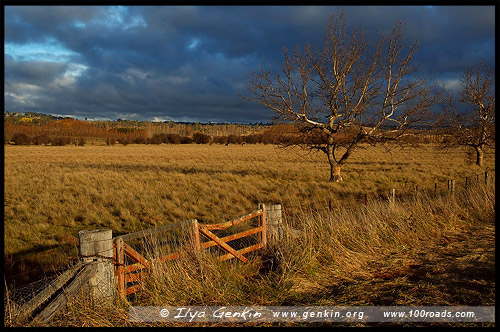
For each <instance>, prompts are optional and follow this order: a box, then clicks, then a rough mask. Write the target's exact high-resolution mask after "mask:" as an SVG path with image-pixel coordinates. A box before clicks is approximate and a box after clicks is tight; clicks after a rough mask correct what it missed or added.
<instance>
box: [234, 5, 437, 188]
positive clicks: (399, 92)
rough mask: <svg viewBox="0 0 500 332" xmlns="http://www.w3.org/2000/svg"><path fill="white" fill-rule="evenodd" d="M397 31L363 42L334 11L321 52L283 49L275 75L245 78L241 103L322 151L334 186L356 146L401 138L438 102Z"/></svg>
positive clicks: (303, 143)
mask: <svg viewBox="0 0 500 332" xmlns="http://www.w3.org/2000/svg"><path fill="white" fill-rule="evenodd" d="M402 27H403V24H401V23H398V24H396V26H395V27H394V28H393V30H392V32H391V33H390V34H388V35H387V36H383V35H380V34H379V38H378V39H377V41H376V42H374V43H371V42H370V41H369V39H368V37H367V36H366V34H365V32H364V31H357V30H352V31H349V30H348V28H347V24H346V20H345V19H344V16H343V14H342V13H341V14H340V15H338V16H330V20H329V24H328V25H327V29H326V33H325V37H324V42H323V46H322V48H319V49H317V48H313V47H311V46H310V45H309V44H307V45H306V46H305V48H304V50H303V51H301V50H300V47H299V46H297V48H296V50H295V51H294V52H293V54H292V55H290V54H289V53H288V51H287V50H286V49H284V65H283V67H282V70H281V73H278V74H273V73H272V72H271V71H268V70H265V69H264V68H261V69H260V70H259V71H256V72H252V73H251V74H250V75H249V82H250V92H251V95H250V96H246V97H244V98H246V99H247V100H252V101H255V102H257V103H260V104H262V105H264V106H266V107H267V108H269V109H271V110H272V111H274V114H275V117H274V121H275V122H276V123H292V124H295V125H297V126H298V127H299V128H300V131H301V133H303V135H302V137H301V140H300V143H298V144H297V145H300V146H301V147H303V148H306V149H309V150H311V151H312V150H317V151H322V152H324V153H325V154H326V156H327V157H328V161H329V163H330V181H334V182H341V181H342V177H341V175H340V171H341V168H342V166H343V165H344V164H345V162H346V161H347V159H348V158H349V157H350V156H351V154H352V153H353V151H354V150H355V149H356V148H357V147H359V144H360V143H361V142H370V143H372V144H376V143H379V142H386V141H388V140H396V139H398V138H400V137H401V136H403V135H407V134H408V133H409V131H408V129H410V128H411V127H412V125H414V124H416V123H421V122H422V121H423V120H424V119H427V117H428V115H429V114H430V108H431V106H432V105H434V104H435V103H436V102H437V101H438V99H439V94H438V93H437V91H438V89H437V86H430V85H429V84H428V80H426V79H424V78H423V77H421V76H419V71H418V68H417V67H416V66H414V65H413V64H412V59H413V56H414V54H415V52H416V51H417V49H418V47H417V45H415V44H413V45H411V46H410V47H409V49H408V50H406V51H405V50H404V48H403V43H402Z"/></svg>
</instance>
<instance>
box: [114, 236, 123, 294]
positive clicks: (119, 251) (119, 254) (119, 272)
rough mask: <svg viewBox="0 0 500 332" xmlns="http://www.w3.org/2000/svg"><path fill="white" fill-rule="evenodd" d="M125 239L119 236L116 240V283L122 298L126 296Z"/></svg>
mask: <svg viewBox="0 0 500 332" xmlns="http://www.w3.org/2000/svg"><path fill="white" fill-rule="evenodd" d="M123 244H124V242H123V239H122V238H118V239H117V240H116V262H117V266H116V268H115V271H116V276H117V278H116V283H117V288H118V295H119V296H120V297H121V298H125V265H124V264H125V257H124V256H125V253H124V251H123Z"/></svg>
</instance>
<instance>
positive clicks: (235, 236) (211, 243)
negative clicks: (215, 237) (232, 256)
mask: <svg viewBox="0 0 500 332" xmlns="http://www.w3.org/2000/svg"><path fill="white" fill-rule="evenodd" d="M259 232H262V226H259V227H255V228H252V229H249V230H247V231H244V232H240V233H236V234H231V235H228V236H224V237H222V238H220V239H221V241H224V242H229V241H233V240H237V239H240V238H242V237H245V236H249V235H252V234H255V233H259ZM216 245H217V243H216V242H215V241H207V242H203V243H202V244H201V247H202V248H210V247H213V246H216Z"/></svg>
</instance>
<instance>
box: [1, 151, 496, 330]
mask: <svg viewBox="0 0 500 332" xmlns="http://www.w3.org/2000/svg"><path fill="white" fill-rule="evenodd" d="M472 162H473V160H472V158H471V157H470V156H468V154H467V152H466V151H465V150H463V149H456V150H452V151H444V152H443V151H442V150H440V149H439V147H437V146H434V145H423V146H422V147H420V148H419V149H413V150H404V151H401V150H393V152H392V153H386V152H385V150H384V149H383V148H380V147H377V148H373V147H369V148H368V149H366V150H359V151H357V153H355V154H354V155H353V156H352V159H351V160H350V162H349V163H347V164H346V166H345V168H344V169H343V178H344V182H343V183H328V182H327V179H328V164H327V162H326V160H325V158H324V157H323V156H322V155H314V154H311V155H304V153H301V152H296V151H288V150H281V149H276V148H275V147H273V146H270V145H245V146H239V145H238V146H220V145H212V146H208V145H160V146H157V145H155V146H152V145H147V146H146V145H128V146H84V147H73V146H71V147H69V146H68V147H45V146H43V147H42V146H28V147H16V146H6V147H5V203H4V204H5V233H4V234H5V238H4V240H5V254H6V255H7V256H6V258H7V263H8V262H9V259H12V260H13V261H15V260H17V259H22V258H25V260H26V261H27V262H28V263H26V265H25V266H24V267H23V268H22V269H20V270H21V272H23V271H22V270H23V269H24V270H26V271H29V270H30V269H32V268H33V264H34V263H37V264H40V265H42V266H44V265H47V264H55V265H57V264H63V263H64V262H65V261H67V259H68V257H70V256H76V255H77V240H76V238H77V236H78V231H80V230H83V229H97V228H110V229H112V230H113V233H114V235H116V234H122V233H128V232H132V231H136V230H140V229H146V228H151V227H155V226H158V225H161V224H167V223H172V222H177V221H182V220H187V219H193V218H195V219H198V220H199V221H200V222H203V223H217V222H221V221H225V220H230V219H233V218H234V217H237V216H239V215H242V214H244V213H246V212H248V211H251V210H254V209H255V208H256V207H257V203H258V202H280V203H283V208H284V212H285V221H286V222H287V223H288V224H289V225H293V227H295V228H297V229H299V230H301V231H302V236H301V237H300V238H299V239H292V238H289V239H288V240H285V241H283V242H281V243H279V244H276V243H274V244H273V243H271V244H270V246H269V247H268V248H267V249H266V250H263V251H261V252H258V253H254V255H253V257H254V260H252V261H251V262H250V263H249V264H239V263H236V264H235V263H234V262H232V261H229V262H222V263H221V262H218V261H217V260H216V259H214V257H211V256H210V255H205V256H204V257H203V259H200V257H198V256H193V257H191V256H190V257H187V258H186V259H184V260H181V261H176V262H174V263H173V264H159V265H158V266H156V267H155V269H153V270H152V273H151V277H150V278H149V279H147V281H146V283H145V290H144V291H143V292H141V293H140V295H138V298H137V299H136V300H137V301H138V304H140V305H212V304H236V305H243V304H250V305H286V304H307V305H317V304H319V305H337V304H345V305H349V304H350V303H351V302H352V303H367V304H370V303H372V304H376V303H375V302H376V301H377V299H369V298H367V295H368V294H370V292H369V291H367V290H366V289H364V291H363V290H362V289H361V288H359V289H357V291H358V293H355V292H351V293H352V294H353V295H352V296H356V295H357V296H359V298H353V297H348V296H347V295H345V294H343V293H342V294H338V289H339V288H340V289H342V287H344V286H346V285H349V282H353V280H356V279H358V280H361V281H362V282H361V284H363V280H369V279H370V278H373V277H374V276H375V277H377V276H379V277H380V278H381V279H383V280H384V281H387V280H389V281H387V282H389V283H391V282H396V283H399V284H398V285H403V284H405V282H407V280H406V281H405V280H403V279H401V278H402V277H404V276H405V273H406V272H405V271H407V270H408V268H409V266H411V265H412V264H413V265H415V264H414V262H415V259H416V258H415V253H416V252H418V250H425V248H427V247H428V246H430V245H432V244H435V243H436V241H442V239H446V238H447V236H450V235H449V234H452V235H454V234H455V235H456V234H460V233H462V232H467V231H470V230H471V229H473V228H474V227H477V226H478V225H483V224H484V225H490V224H491V223H492V222H493V220H494V215H495V209H494V186H490V187H489V189H487V191H486V192H485V191H484V188H482V187H480V186H478V187H474V188H475V189H474V191H473V192H471V193H469V194H467V193H462V191H461V190H462V188H463V186H464V183H465V176H472V175H474V174H481V178H480V180H481V181H482V180H483V178H482V176H483V174H484V169H480V168H477V167H476V166H474V165H472ZM485 162H486V169H488V170H489V171H490V174H491V175H492V176H493V175H494V170H495V159H494V153H493V152H490V153H488V154H487V155H486V158H485ZM447 179H455V180H456V181H457V183H456V187H457V195H455V196H450V197H449V196H446V195H444V196H442V197H440V198H437V199H434V197H433V195H432V191H433V189H434V183H435V182H438V183H439V188H438V189H439V191H440V192H441V194H442V193H443V192H444V191H445V189H446V180H447ZM475 179H476V178H475V176H472V180H473V182H474V181H475ZM492 180H493V179H492ZM415 185H419V188H420V197H419V199H417V200H415V199H414V197H413V194H414V189H415ZM389 188H395V189H396V193H397V195H398V197H400V198H401V199H400V200H399V201H398V203H397V205H396V206H395V207H394V208H393V209H388V208H387V203H386V202H385V200H382V201H379V200H376V199H375V198H378V197H379V196H381V197H384V196H385V194H386V193H387V190H388V189H389ZM424 189H427V190H428V192H426V191H425V190H424ZM458 192H460V193H458ZM365 193H367V194H368V195H369V202H368V207H367V208H365V207H364V205H363V199H362V195H363V194H365ZM328 201H330V202H331V204H330V205H331V206H330V207H331V208H329V206H328ZM488 227H489V226H488ZM485 229H486V228H485ZM488 229H490V228H488ZM447 234H448V235H447ZM488 245H490V243H489V242H488V243H487V244H485V246H488ZM493 246H494V244H493ZM422 248H424V249H422ZM481 255H482V254H481ZM488 255H489V254H488ZM488 255H487V256H484V255H483V256H481V257H479V258H478V259H482V260H486V263H485V264H488V266H490V265H491V257H490V256H491V255H489V256H488ZM485 257H486V258H485ZM469 259H473V258H470V257H469V258H465V260H466V263H467V262H469ZM377 261H379V262H380V261H387V262H389V263H388V265H387V264H386V265H384V267H383V268H382V269H381V270H382V271H380V269H378V270H377V271H372V270H370V266H371V265H370V264H373V262H377ZM269 262H272V263H273V264H274V266H275V267H277V268H276V269H271V270H269V269H267V270H266V269H264V271H263V268H262V267H263V266H265V265H266V264H269ZM397 262H398V263H397ZM394 267H397V268H394ZM384 269H385V270H389V272H391V273H392V277H393V278H392V279H391V277H390V276H389V277H387V276H386V274H387V273H386V272H384ZM405 269H406V270H405ZM193 271H195V272H196V273H194V272H193ZM17 272H19V271H17ZM399 272H401V273H399ZM384 273H385V274H384ZM389 274H390V273H389ZM221 276H223V277H221ZM384 276H385V277H387V278H386V279H384V278H385V277H384ZM396 279H397V280H396ZM394 280H396V281H394ZM180 281H182V282H180ZM483 282H484V280H483ZM488 282H489V281H488ZM346 283H347V284H346ZM355 285H359V283H357V284H356V283H355V284H354V286H352V287H351V286H350V287H351V288H349V289H350V290H353V289H355V288H353V287H355ZM363 285H365V286H366V287H368V288H370V287H371V286H370V285H367V284H366V283H365V284H363ZM386 285H387V283H386ZM405 285H406V284H405ZM413 286H414V287H417V288H419V287H420V288H419V289H421V288H422V287H425V285H424V284H417V285H412V287H413ZM408 287H409V286H408ZM344 288H345V287H344ZM381 288H383V287H381ZM488 292H489V288H488V289H487V290H486V293H485V294H486V295H484V296H485V300H484V301H483V302H482V303H481V304H482V305H491V303H490V302H491V299H490V297H488V296H489V295H488V294H489V293H488ZM403 295H405V296H407V297H406V300H405V299H404V298H403V299H402V298H398V297H397V296H396V297H390V296H388V298H389V300H387V301H390V300H391V299H392V300H395V301H396V300H397V301H400V304H404V303H407V304H410V303H411V304H416V305H417V304H419V303H423V302H422V301H423V300H419V299H416V298H412V297H411V296H410V295H409V294H403ZM428 296H429V297H432V298H436V297H440V296H441V297H442V299H443V301H447V303H448V304H451V305H453V304H467V301H469V300H471V299H473V298H474V296H473V295H471V296H469V297H466V298H465V300H464V301H465V303H464V301H462V302H460V301H455V302H453V301H452V300H450V299H448V298H447V296H448V294H444V295H443V294H440V293H439V292H437V293H432V292H431V293H428ZM356 299H357V300H356ZM356 301H357V302H356ZM370 301H371V302H370ZM405 301H406V302H405ZM419 301H420V302H419ZM488 301H490V302H488ZM493 301H494V300H493ZM99 308H100V305H99V304H92V303H90V304H89V303H88V302H85V301H83V302H79V301H76V302H75V304H73V305H72V306H70V307H69V309H68V310H67V311H64V312H62V313H61V315H60V316H59V318H58V319H56V320H55V321H54V324H55V325H65V324H69V325H72V326H117V325H118V326H123V325H125V326H126V325H129V323H128V322H127V321H126V310H127V309H126V305H124V304H119V305H118V306H117V307H116V308H115V309H114V310H111V311H109V314H107V313H106V310H104V309H103V310H104V311H103V312H100V311H99V310H100V309H99ZM96 310H97V311H99V312H97V313H96ZM75 313H77V314H75ZM92 315H93V316H92ZM90 316H92V317H90ZM85 317H87V318H88V319H87V318H85ZM13 325H16V324H15V323H14V324H13Z"/></svg>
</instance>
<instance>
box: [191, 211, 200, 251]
mask: <svg viewBox="0 0 500 332" xmlns="http://www.w3.org/2000/svg"><path fill="white" fill-rule="evenodd" d="M192 225H193V247H194V249H195V250H196V251H200V250H201V244H200V225H198V220H196V219H194V220H193V221H192Z"/></svg>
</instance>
